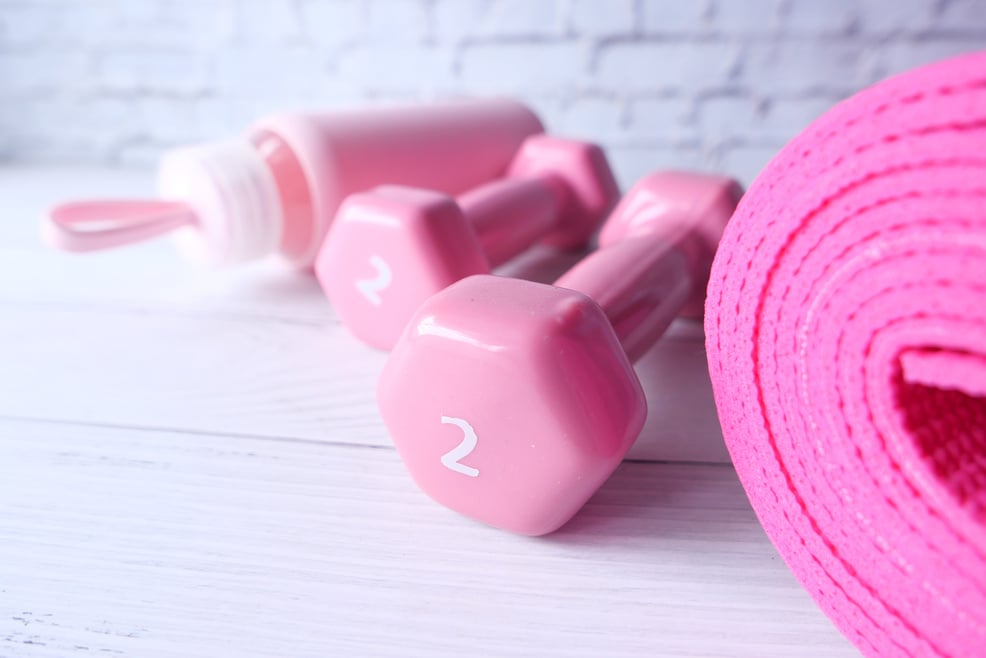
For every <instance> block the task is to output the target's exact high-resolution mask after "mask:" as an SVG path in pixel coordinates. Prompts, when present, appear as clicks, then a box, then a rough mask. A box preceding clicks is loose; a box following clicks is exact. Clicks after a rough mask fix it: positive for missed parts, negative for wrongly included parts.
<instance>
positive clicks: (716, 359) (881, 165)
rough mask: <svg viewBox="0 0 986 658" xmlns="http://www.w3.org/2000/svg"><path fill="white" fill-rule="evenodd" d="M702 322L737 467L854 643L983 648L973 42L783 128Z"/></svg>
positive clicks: (983, 400) (980, 207) (980, 301)
mask: <svg viewBox="0 0 986 658" xmlns="http://www.w3.org/2000/svg"><path fill="white" fill-rule="evenodd" d="M705 329H706V336H707V338H706V343H707V344H706V347H707V351H708V357H709V370H710V373H711V377H712V383H713V388H714V391H715V397H716V404H717V406H718V409H719V415H720V420H721V422H722V428H723V435H724V438H725V440H726V444H727V447H728V448H729V452H730V454H731V456H732V459H733V462H734V464H735V466H736V470H737V473H738V474H739V477H740V479H741V480H742V482H743V486H744V487H745V489H746V492H747V494H748V496H749V498H750V501H751V503H752V505H753V507H754V509H755V510H756V513H757V515H758V517H759V518H760V521H761V522H762V524H763V526H764V528H765V529H766V531H767V534H768V535H769V536H770V538H771V540H772V541H773V543H774V545H775V546H776V547H777V550H778V551H779V552H780V554H781V555H782V556H783V558H784V560H785V561H786V562H787V564H788V566H789V567H790V568H791V570H792V571H793V572H794V574H795V575H796V576H797V578H798V579H799V580H800V581H801V583H802V584H803V585H804V586H805V588H807V590H808V591H809V592H810V593H811V595H812V596H813V597H814V599H815V601H816V602H817V603H818V605H819V606H820V607H821V608H822V609H823V610H824V611H825V613H826V614H828V615H829V617H830V618H831V619H832V620H833V621H834V622H835V623H836V625H837V626H838V627H839V629H840V630H841V631H842V632H843V633H844V634H845V635H846V636H847V637H848V638H849V639H850V640H852V642H854V643H855V645H856V646H857V647H858V648H859V649H860V650H861V651H862V652H863V653H864V654H865V655H867V656H894V657H899V656H950V657H953V658H969V657H973V656H986V52H983V53H976V54H971V55H966V56H963V57H958V58H955V59H951V60H947V61H944V62H940V63H937V64H934V65H931V66H927V67H924V68H920V69H917V70H914V71H911V72H908V73H905V74H903V75H900V76H897V77H895V78H891V79H890V80H887V81H884V82H882V83H880V84H878V85H875V86H874V87H871V88H870V89H867V90H865V91H863V92H861V93H859V94H857V95H856V96H854V97H852V98H850V99H848V100H847V101H845V102H843V103H841V104H839V105H838V106H836V107H835V108H833V109H832V110H831V111H829V112H828V113H827V114H825V115H824V116H823V117H821V118H820V119H819V120H817V121H816V122H815V123H814V124H813V125H811V126H810V127H809V128H808V129H807V130H805V131H804V132H803V133H802V134H801V135H799V136H798V137H796V138H795V139H794V140H793V141H791V142H790V143H789V144H788V145H787V146H786V147H785V148H784V149H783V150H782V151H781V152H780V153H779V154H778V155H777V157H775V158H774V160H773V161H772V162H771V163H770V164H769V165H768V166H767V167H766V168H765V169H764V171H763V172H762V173H761V174H760V176H759V177H758V178H757V180H756V181H755V182H754V184H753V185H752V186H751V187H750V189H749V191H748V192H747V194H746V196H745V197H744V198H743V200H742V201H741V203H740V205H739V207H738V208H737V211H736V213H735V215H734V216H733V218H732V219H731V220H730V223H729V225H728V227H727V229H726V233H725V235H724V237H723V240H722V242H721V244H720V248H719V252H718V255H717V257H716V261H715V265H714V267H713V270H712V277H711V281H710V284H709V290H708V298H707V305H706V320H705Z"/></svg>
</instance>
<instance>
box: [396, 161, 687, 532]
mask: <svg viewBox="0 0 986 658" xmlns="http://www.w3.org/2000/svg"><path fill="white" fill-rule="evenodd" d="M653 183H654V181H651V180H647V179H645V180H644V181H641V183H639V184H638V185H639V186H643V187H648V186H649V185H651V184H653ZM635 194H642V192H640V191H639V190H638V191H637V192H635V193H634V192H632V193H631V195H635ZM640 198H643V197H640ZM651 198H652V203H655V204H657V203H660V202H661V197H660V196H658V197H651ZM634 208H635V206H633V205H632V204H631V205H627V206H622V205H621V206H620V207H619V208H618V209H617V210H616V212H615V213H614V215H613V217H612V218H611V219H610V221H611V222H624V221H625V219H626V218H625V217H623V216H621V215H620V214H619V213H620V212H621V209H622V211H623V212H630V211H631V210H632V209H634ZM636 211H638V212H639V211H641V209H640V208H637V209H636ZM642 216H646V217H650V218H651V219H650V221H651V222H653V224H648V225H647V230H644V228H645V227H644V225H643V223H641V224H640V225H639V226H637V228H635V229H634V231H633V233H634V234H633V235H630V234H627V235H626V236H625V237H624V238H623V239H621V240H618V241H616V242H614V243H612V244H608V245H607V246H605V247H603V248H601V249H600V250H599V251H597V252H595V253H593V254H591V255H590V256H588V257H586V258H585V259H584V260H583V261H582V262H580V263H579V264H578V265H576V266H575V267H574V268H573V269H572V270H570V271H569V272H568V273H566V274H565V275H564V276H563V277H562V278H561V279H559V280H558V282H557V283H556V285H555V286H548V285H544V284H538V283H532V282H528V281H520V280H515V279H507V278H502V277H493V276H482V275H480V276H472V277H469V278H467V279H464V280H462V281H460V282H458V283H456V284H454V285H452V286H451V287H449V288H447V289H445V290H444V291H442V292H440V293H438V294H436V295H434V296H433V297H431V298H430V299H428V300H427V301H426V302H425V303H424V304H422V306H421V307H420V308H419V309H418V311H417V313H416V314H415V316H414V318H413V319H412V320H411V322H410V323H409V324H408V326H407V328H406V329H405V331H404V333H403V334H402V336H401V339H400V340H399V341H398V344H397V346H396V347H395V348H394V351H393V352H392V354H391V356H390V359H389V361H388V362H387V365H386V366H385V368H384V371H383V373H382V374H381V378H380V383H379V387H378V390H377V400H378V403H379V406H380V411H381V414H382V415H383V418H384V421H385V423H386V424H387V427H388V429H389V430H390V434H391V437H392V438H393V440H394V443H395V445H396V446H397V450H398V452H399V453H400V456H401V458H402V459H403V460H404V463H405V465H406V466H407V467H408V470H409V471H410V473H411V475H412V477H413V478H414V480H415V481H416V482H417V484H418V485H419V486H420V487H421V488H422V489H423V490H424V491H425V492H427V493H428V494H429V495H430V496H432V497H433V498H434V499H436V500H437V501H439V502H441V503H442V504H444V505H446V506H448V507H450V508H452V509H455V510H457V511H459V512H462V513H463V514H466V515H468V516H471V517H473V518H476V519H479V520H481V521H484V522H486V523H489V524H491V525H494V526H498V527H501V528H505V529H509V530H512V531H515V532H520V533H524V534H530V535H539V534H544V533H547V532H551V531H553V530H555V529H556V528H558V527H559V526H561V525H562V524H563V523H564V522H565V521H567V520H568V519H569V518H570V517H571V516H572V515H573V514H575V512H576V511H578V509H579V508H580V507H581V506H582V505H583V504H584V503H585V502H586V500H588V498H589V497H590V496H591V495H592V493H593V492H595V490H596V489H597V488H598V487H599V485H600V484H602V482H603V481H605V480H606V478H607V477H609V475H610V474H611V473H612V472H613V470H614V469H615V468H616V467H617V465H618V464H619V463H620V461H621V460H622V459H623V457H624V455H625V454H626V451H627V450H628V449H629V447H630V445H631V444H632V443H633V441H634V440H635V439H636V436H637V433H638V432H639V431H640V428H641V427H642V425H643V422H644V418H645V416H646V403H645V400H644V395H643V392H642V390H641V388H640V384H639V382H638V381H637V378H636V375H635V373H634V372H633V369H632V367H631V361H632V360H633V359H635V358H637V357H639V356H640V355H641V354H643V353H644V351H646V349H647V348H648V347H649V346H650V345H652V344H653V343H654V341H656V340H657V338H659V337H660V336H661V334H663V332H664V330H665V329H666V328H667V326H668V325H669V324H670V322H671V320H672V319H673V318H674V317H675V315H676V314H677V313H678V311H679V310H680V309H681V307H682V306H683V305H684V304H685V303H686V302H687V301H688V299H689V298H690V297H691V296H692V288H693V284H694V281H695V277H694V270H695V268H696V265H695V263H694V262H693V260H692V259H693V257H694V254H695V253H697V252H695V251H693V250H690V249H689V248H688V247H687V245H689V244H690V240H689V239H687V235H686V237H685V238H684V239H679V237H678V236H679V234H680V227H679V226H678V224H677V223H676V222H677V218H667V224H666V226H667V228H668V230H667V231H664V230H662V226H665V224H664V221H665V216H664V215H662V214H661V213H660V212H653V213H646V214H645V215H642ZM705 219H706V218H705V217H697V216H696V217H694V218H693V220H692V225H693V227H694V228H695V230H696V231H700V230H701V229H700V228H699V225H700V224H701V222H702V221H704V220H705Z"/></svg>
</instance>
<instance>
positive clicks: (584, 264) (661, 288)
mask: <svg viewBox="0 0 986 658" xmlns="http://www.w3.org/2000/svg"><path fill="white" fill-rule="evenodd" d="M689 240H690V236H689V234H688V233H687V232H684V231H681V230H680V227H675V226H668V227H667V230H661V229H660V228H658V229H655V230H654V231H653V232H651V233H649V234H647V235H639V236H627V237H626V238H624V239H622V240H618V241H616V242H614V243H613V244H610V245H607V246H605V247H602V248H600V249H599V250H597V251H595V252H593V253H591V254H589V255H588V256H586V257H585V258H584V259H582V260H581V261H580V262H579V263H578V264H577V265H575V266H574V267H573V268H572V269H570V270H569V271H568V272H566V273H565V274H564V275H562V277H561V278H560V279H558V280H557V281H556V282H555V285H556V286H559V287H561V288H569V289H571V290H576V291H578V292H581V293H584V294H586V295H588V296H589V297H590V298H591V299H592V300H593V301H595V302H596V303H597V304H599V306H601V307H602V309H603V311H604V312H605V313H606V317H607V318H609V321H610V323H611V324H612V325H613V329H614V330H615V332H616V335H617V337H618V338H619V339H620V343H621V344H622V345H623V349H624V350H625V351H626V353H627V356H628V357H629V358H630V361H631V362H634V361H636V360H637V359H638V358H640V357H641V356H642V355H643V354H644V353H645V352H646V351H647V350H648V349H650V347H651V346H652V345H653V344H654V343H655V342H656V341H657V339H658V338H660V337H661V335H662V334H664V331H665V330H666V329H667V328H668V325H670V324H671V321H672V320H673V319H674V318H675V316H676V315H678V313H679V311H680V310H681V309H682V307H683V306H684V305H685V303H686V302H687V301H688V300H689V299H690V297H691V295H692V292H693V289H694V285H695V280H696V277H695V262H694V258H695V255H696V254H697V252H696V250H695V249H692V248H690V245H689Z"/></svg>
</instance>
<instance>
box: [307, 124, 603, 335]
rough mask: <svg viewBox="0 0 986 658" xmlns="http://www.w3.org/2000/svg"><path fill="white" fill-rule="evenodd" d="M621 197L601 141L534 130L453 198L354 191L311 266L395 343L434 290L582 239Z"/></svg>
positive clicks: (327, 287)
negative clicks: (501, 165)
mask: <svg viewBox="0 0 986 658" xmlns="http://www.w3.org/2000/svg"><path fill="white" fill-rule="evenodd" d="M618 198H619V190H618V189H617V185H616V181H615V179H614V178H613V173H612V171H611V170H610V168H609V165H608V164H607V162H606V157H605V156H604V155H603V152H602V150H601V149H600V148H599V147H598V146H595V145H593V144H589V143H587V142H580V141H575V140H568V139H559V138H555V137H548V136H544V135H536V136H533V137H529V138H527V140H526V141H525V142H524V143H523V145H522V146H521V148H520V149H519V150H518V152H517V154H516V156H515V157H514V159H513V161H512V162H511V165H510V167H509V170H508V171H507V174H506V176H505V177H504V178H501V179H497V180H495V181H492V182H490V183H487V184H485V185H482V186H480V187H478V188H475V189H473V190H471V191H469V192H467V193H465V194H463V195H461V196H460V197H458V198H457V199H452V198H451V197H449V196H446V195H444V194H440V193H438V192H432V191H428V190H422V189H416V188H410V187H399V186H384V187H378V188H375V189H373V190H371V191H369V192H366V193H362V194H354V195H352V196H350V197H348V198H347V199H346V201H345V202H344V203H343V205H342V206H341V207H340V208H339V212H338V213H337V214H336V218H335V221H334V222H333V225H332V229H331V231H330V232H329V235H328V236H327V238H326V241H325V244H324V245H323V247H322V250H321V252H320V253H319V256H318V259H317V260H316V262H315V272H316V274H317V275H318V280H319V282H321V284H322V289H323V290H324V291H325V293H326V295H327V296H328V297H329V301H330V302H331V303H332V306H333V307H334V308H335V310H336V313H337V314H338V315H339V318H340V319H341V320H342V322H343V324H345V325H346V326H348V327H349V329H350V330H351V331H352V332H353V333H354V334H355V335H356V336H357V337H359V338H360V339H361V340H363V341H364V342H366V343H369V344H370V345H373V346H374V347H379V348H383V349H390V348H391V347H393V345H394V343H395V342H396V340H397V338H398V336H400V333H401V331H402V330H403V329H404V325H405V324H407V321H408V320H409V319H410V318H411V315H412V314H413V313H414V311H415V310H416V309H417V307H418V304H420V303H421V302H423V301H424V300H426V299H428V297H430V296H431V295H432V294H434V293H436V292H438V291H439V290H442V289H443V288H445V287H447V286H449V285H451V284H452V283H454V282H456V281H458V280H459V279H462V278H464V277H467V276H469V275H471V274H481V273H486V272H489V271H490V269H491V268H492V267H496V266H497V265H499V264H501V263H503V262H505V261H507V260H509V259H510V258H512V257H513V256H516V255H517V254H519V253H520V252H522V251H524V250H525V249H527V248H528V247H530V246H531V245H533V244H534V243H535V242H537V241H539V240H540V241H543V242H547V243H550V244H555V245H558V246H563V247H576V246H582V245H584V244H585V243H586V242H587V241H588V240H589V237H590V236H591V235H592V233H593V232H594V231H595V230H596V228H598V226H599V224H600V223H601V222H602V220H603V218H604V217H605V216H606V213H607V212H609V210H610V209H611V208H612V207H613V204H615V203H616V200H617V199H618Z"/></svg>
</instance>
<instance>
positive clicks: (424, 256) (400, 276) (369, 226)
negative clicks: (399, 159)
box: [315, 186, 489, 349]
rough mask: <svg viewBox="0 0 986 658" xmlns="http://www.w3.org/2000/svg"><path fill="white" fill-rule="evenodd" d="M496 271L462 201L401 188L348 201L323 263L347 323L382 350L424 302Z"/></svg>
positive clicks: (320, 267)
mask: <svg viewBox="0 0 986 658" xmlns="http://www.w3.org/2000/svg"><path fill="white" fill-rule="evenodd" d="M488 271H489V264H488V263H487V262H486V258H485V256H484V255H483V253H482V248H481V246H480V244H479V242H478V241H477V239H476V235H475V234H474V232H473V231H472V229H471V228H470V227H469V225H468V224H467V222H466V218H465V216H464V215H463V214H462V210H461V209H460V208H459V206H458V204H457V203H456V202H455V200H454V199H452V198H451V197H448V196H446V195H444V194H441V193H438V192H431V191H428V190H421V189H417V188H411V187H401V186H382V187H378V188H375V189H373V190H371V191H370V192H364V193H360V194H354V195H352V196H350V197H348V198H347V199H346V200H345V201H344V202H343V204H342V205H341V206H340V207H339V211H338V212H337V214H336V218H335V221H334V222H333V225H332V228H331V230H330V232H329V237H328V238H327V239H326V242H325V244H324V245H323V247H322V251H321V252H320V253H319V256H318V258H317V260H316V262H315V274H316V276H317V277H318V280H319V283H321V285H322V289H323V290H324V291H325V293H326V294H327V295H328V297H329V299H330V300H331V302H332V304H333V307H334V308H335V310H336V313H337V314H338V315H339V318H340V319H341V320H342V322H343V323H344V324H345V325H346V326H348V327H349V328H350V330H352V331H353V333H355V334H356V335H357V336H359V337H360V338H361V339H362V340H363V341H365V342H367V343H369V344H370V345H372V346H374V347H378V348H381V349H389V348H390V347H391V346H393V344H394V342H395V341H396V340H397V337H398V336H399V335H400V332H401V330H402V329H403V328H404V325H405V324H406V322H407V319H408V318H409V317H411V315H412V313H413V312H414V310H415V309H416V308H417V306H418V303H419V302H420V301H421V300H422V299H427V298H428V296H429V295H431V294H432V293H434V292H435V291H438V290H441V289H442V288H445V287H446V286H448V285H450V284H451V283H453V282H455V281H458V280H459V279H461V278H463V277H466V276H469V275H470V274H477V273H480V272H488Z"/></svg>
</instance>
